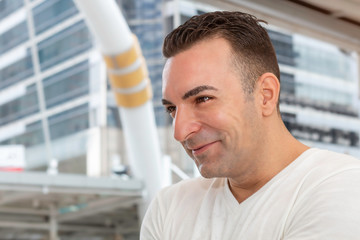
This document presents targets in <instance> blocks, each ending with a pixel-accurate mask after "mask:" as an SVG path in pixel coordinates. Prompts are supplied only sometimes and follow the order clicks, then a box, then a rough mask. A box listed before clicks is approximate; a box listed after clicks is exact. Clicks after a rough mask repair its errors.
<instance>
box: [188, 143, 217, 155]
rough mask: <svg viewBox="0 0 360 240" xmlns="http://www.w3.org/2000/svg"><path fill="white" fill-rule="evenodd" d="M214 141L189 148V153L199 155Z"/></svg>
mask: <svg viewBox="0 0 360 240" xmlns="http://www.w3.org/2000/svg"><path fill="white" fill-rule="evenodd" d="M215 143H216V142H211V143H208V144H205V145H203V146H201V147H199V148H194V149H191V153H192V155H193V156H196V155H200V154H202V153H203V152H205V151H206V150H208V149H209V148H210V147H211V146H212V145H213V144H215Z"/></svg>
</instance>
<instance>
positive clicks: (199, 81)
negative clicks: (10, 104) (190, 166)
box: [163, 38, 261, 178]
mask: <svg viewBox="0 0 360 240" xmlns="http://www.w3.org/2000/svg"><path fill="white" fill-rule="evenodd" d="M230 53H231V52H230V46H229V44H228V43H227V41H226V40H224V39H222V38H215V39H212V40H206V41H202V42H200V43H198V44H196V45H194V46H193V47H191V48H190V49H188V50H186V51H184V52H181V53H179V54H177V55H175V56H174V57H172V58H170V59H168V61H167V63H166V65H165V68H164V72H163V104H164V106H165V108H166V109H167V111H168V112H169V113H170V115H171V116H172V117H173V127H174V137H175V139H176V140H177V141H179V142H180V143H181V144H182V145H183V147H184V148H185V150H186V152H187V153H188V154H189V156H190V157H191V158H193V159H194V161H195V163H196V165H197V166H198V168H199V171H200V173H201V174H202V175H203V176H204V177H207V178H210V177H229V178H235V177H239V176H241V175H244V174H249V171H253V170H255V168H256V163H255V162H256V161H253V160H254V159H256V152H257V146H258V144H261V143H260V141H261V135H260V133H261V124H260V119H261V113H260V114H259V112H260V110H259V109H257V104H256V101H257V100H256V97H254V96H253V95H251V96H250V95H246V94H245V93H244V91H243V88H242V84H241V81H242V79H241V76H239V73H238V74H236V71H234V65H233V63H232V61H231V57H232V56H231V54H230Z"/></svg>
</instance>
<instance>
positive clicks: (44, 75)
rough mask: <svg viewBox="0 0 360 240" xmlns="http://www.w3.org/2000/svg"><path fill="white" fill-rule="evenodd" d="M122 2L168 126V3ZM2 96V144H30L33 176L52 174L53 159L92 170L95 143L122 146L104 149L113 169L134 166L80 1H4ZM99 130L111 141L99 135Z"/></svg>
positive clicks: (161, 120)
mask: <svg viewBox="0 0 360 240" xmlns="http://www.w3.org/2000/svg"><path fill="white" fill-rule="evenodd" d="M116 2H117V4H118V5H119V6H120V7H121V11H122V13H123V14H124V16H125V18H126V20H127V21H128V24H129V26H130V28H131V30H132V32H133V33H134V34H135V35H137V37H138V39H139V42H140V45H141V47H142V51H143V54H144V56H145V59H146V61H147V65H148V70H149V75H150V79H151V81H152V88H153V92H154V98H153V102H154V111H155V116H156V122H157V124H158V125H159V126H166V125H167V124H168V116H167V115H166V114H165V112H164V111H163V108H162V106H161V105H160V98H161V73H162V66H163V58H162V55H161V46H162V39H163V35H164V34H163V23H164V21H163V18H162V14H161V8H162V1H160V0H152V1H149V0H147V1H132V0H118V1H116ZM0 92H1V97H0V133H1V134H0V145H3V146H6V145H24V146H25V147H26V169H27V170H45V169H46V168H47V165H48V162H49V161H50V160H51V159H56V160H57V161H59V171H60V172H61V171H65V170H64V169H62V168H61V162H63V161H77V162H79V161H80V162H83V163H84V164H80V165H81V166H86V161H87V159H88V156H89V155H93V154H95V153H96V152H99V151H93V149H94V146H92V147H90V145H91V143H90V142H94V141H95V142H96V141H99V142H104V141H108V142H116V145H118V146H112V145H111V144H103V145H101V146H100V147H99V148H100V152H105V153H104V154H102V155H100V156H98V157H99V158H103V159H102V160H101V161H105V162H109V163H108V168H109V169H110V168H111V166H110V165H111V161H112V160H111V159H113V158H120V159H122V160H123V161H122V162H124V161H126V153H125V151H124V146H123V145H124V140H123V139H122V131H121V123H120V118H119V111H118V108H117V106H116V104H115V100H114V97H113V95H112V92H111V88H110V86H109V83H108V80H107V76H106V69H105V67H104V64H103V61H102V57H101V55H100V53H99V51H98V48H97V46H96V43H95V42H94V39H93V36H92V35H91V33H90V31H89V29H88V28H87V25H86V23H85V21H84V19H83V17H82V16H81V14H80V13H79V10H78V9H77V7H76V5H75V3H74V2H73V0H34V1H30V0H1V1H0ZM14 126H15V127H14ZM95 128H101V129H102V130H101V131H105V132H106V134H105V135H106V136H107V137H105V139H103V137H101V136H102V135H104V134H100V136H99V134H93V132H94V131H93V129H95ZM93 138H95V139H96V138H98V139H97V140H94V139H93ZM99 145H100V144H99ZM110 145H111V146H112V147H109V146H110ZM74 146H76V147H74ZM65 147H70V148H69V149H67V150H66V151H64V150H63V149H64V148H65ZM103 148H105V149H103ZM109 148H110V149H109ZM97 150H99V149H97ZM66 171H68V169H67V170H66ZM71 171H73V172H74V173H86V172H87V169H86V168H85V169H76V168H74V169H72V170H71ZM109 171H110V172H109ZM109 171H108V172H103V173H101V174H110V173H111V169H110V170H109Z"/></svg>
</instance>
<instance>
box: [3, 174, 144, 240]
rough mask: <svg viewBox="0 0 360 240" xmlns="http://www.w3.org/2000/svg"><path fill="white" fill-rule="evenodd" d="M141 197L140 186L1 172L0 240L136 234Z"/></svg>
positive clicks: (104, 179) (110, 180) (119, 181)
mask: <svg viewBox="0 0 360 240" xmlns="http://www.w3.org/2000/svg"><path fill="white" fill-rule="evenodd" d="M142 193H143V183H142V182H141V181H139V180H132V179H128V180H122V179H121V178H110V177H88V176H84V175H73V174H59V175H48V174H46V173H42V172H38V173H36V172H22V173H14V172H0V238H1V239H4V240H5V239H17V240H20V239H34V240H38V239H44V236H45V238H46V239H47V237H46V236H50V239H51V240H55V239H58V238H57V236H58V235H59V233H61V234H62V235H63V236H64V235H68V236H70V237H71V236H72V238H69V239H76V240H78V239H82V238H80V237H84V236H85V237H86V236H94V235H97V236H99V235H100V236H104V235H105V236H108V235H110V236H115V235H119V236H121V235H126V234H131V233H134V234H138V231H139V228H138V225H139V224H138V222H139V220H138V212H137V209H136V206H137V205H138V204H141V202H142V198H143V194H142ZM85 239H91V238H89V237H87V238H85Z"/></svg>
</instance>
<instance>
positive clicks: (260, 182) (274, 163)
mask: <svg viewBox="0 0 360 240" xmlns="http://www.w3.org/2000/svg"><path fill="white" fill-rule="evenodd" d="M275 131H276V132H275ZM269 133H270V134H268V136H267V140H266V141H265V143H263V144H261V145H262V146H261V148H262V150H261V151H260V152H261V153H260V154H259V155H257V157H256V159H253V160H252V161H254V162H256V166H255V168H254V169H253V170H252V171H251V172H249V174H248V175H247V176H243V177H241V178H229V179H228V181H229V187H230V190H231V192H232V193H233V195H234V197H235V198H236V199H237V201H238V202H239V203H241V202H243V201H244V200H246V199H247V198H248V197H250V196H251V195H253V194H254V193H255V192H257V191H258V190H259V189H260V188H262V187H263V186H264V185H265V184H266V183H267V182H269V181H270V180H271V179H272V178H273V177H274V176H276V175H277V174H278V173H279V172H281V171H282V170H283V169H284V168H286V167H287V166H288V165H289V164H290V163H292V162H293V161H294V160H295V159H296V158H298V157H299V156H300V155H301V154H302V153H303V152H304V151H306V150H307V149H309V147H307V146H305V145H304V144H302V143H301V142H299V141H298V140H296V139H295V138H294V137H293V136H292V135H291V134H290V133H289V132H288V130H287V129H286V127H285V125H284V124H283V123H282V122H281V125H280V126H279V128H278V129H273V131H269Z"/></svg>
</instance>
